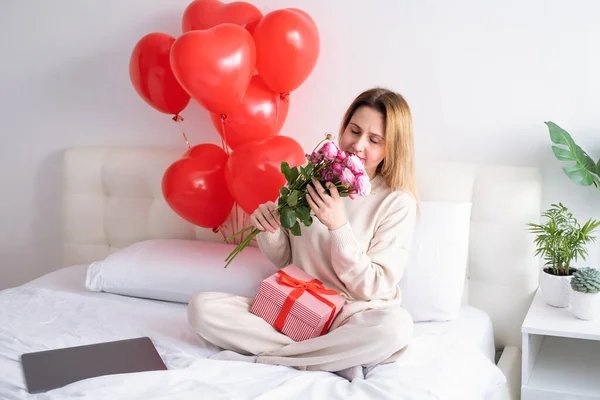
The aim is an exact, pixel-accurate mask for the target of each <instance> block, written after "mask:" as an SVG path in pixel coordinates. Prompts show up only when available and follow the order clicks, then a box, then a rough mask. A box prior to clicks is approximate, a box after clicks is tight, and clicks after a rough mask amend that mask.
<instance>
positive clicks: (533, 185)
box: [63, 147, 542, 399]
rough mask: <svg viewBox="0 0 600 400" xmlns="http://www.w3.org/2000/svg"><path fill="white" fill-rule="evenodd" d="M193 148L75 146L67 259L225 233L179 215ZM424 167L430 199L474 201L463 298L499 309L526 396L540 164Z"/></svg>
mask: <svg viewBox="0 0 600 400" xmlns="http://www.w3.org/2000/svg"><path fill="white" fill-rule="evenodd" d="M184 150H185V149H184ZM184 150H182V149H166V148H116V147H91V148H73V149H69V150H67V151H66V152H65V154H64V192H63V194H64V198H63V206H64V247H63V266H70V265H75V264H85V263H90V262H92V261H95V260H98V259H102V258H104V257H106V256H107V255H108V254H110V253H111V252H113V251H116V250H119V249H122V248H124V247H126V246H128V245H130V244H132V243H134V242H138V241H141V240H146V239H156V238H180V239H198V240H208V241H222V236H221V235H220V234H215V233H213V232H212V230H210V229H202V228H198V227H195V226H193V225H192V224H190V223H188V222H186V221H185V220H183V219H182V218H180V217H178V216H177V215H176V214H175V213H174V212H173V211H172V210H171V209H170V208H169V206H168V205H167V204H166V202H165V200H164V198H163V197H162V193H161V179H162V174H163V172H164V171H165V169H166V168H167V167H168V166H169V165H170V164H171V163H172V162H174V161H175V160H177V159H178V158H179V157H180V156H181V155H182V153H183V151H184ZM417 171H418V174H417V175H418V185H419V194H420V196H421V199H422V200H430V201H461V202H462V201H471V202H472V204H473V205H472V216H471V225H470V249H469V266H468V273H467V277H466V282H465V290H464V303H466V304H470V305H472V306H474V307H477V308H480V309H482V310H484V311H486V312H487V313H488V314H489V315H490V317H491V319H492V323H493V326H494V340H495V344H496V350H497V351H498V354H501V357H500V359H499V361H498V365H499V366H500V368H501V369H502V370H503V371H504V373H505V375H506V376H507V379H508V381H509V382H508V385H507V387H506V388H504V389H503V394H502V395H501V397H502V398H511V399H517V398H519V393H520V365H521V352H520V348H521V332H520V330H521V329H520V328H521V324H522V322H523V319H524V317H525V314H526V312H527V309H528V307H529V305H530V303H531V301H532V299H533V295H534V294H535V291H536V289H537V286H538V274H539V269H540V268H539V263H538V260H537V259H536V258H535V257H534V256H533V253H534V247H533V242H532V240H531V237H530V235H529V234H528V232H527V231H526V227H525V224H526V223H527V222H530V221H537V220H538V218H539V213H540V206H541V192H542V190H541V180H540V174H539V171H538V170H537V169H535V168H530V167H515V166H497V165H479V166H478V165H472V164H460V163H438V162H421V163H419V164H418V165H417Z"/></svg>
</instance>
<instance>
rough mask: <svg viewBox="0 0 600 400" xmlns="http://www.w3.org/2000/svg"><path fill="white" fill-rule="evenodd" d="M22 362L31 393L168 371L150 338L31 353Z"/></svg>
mask: <svg viewBox="0 0 600 400" xmlns="http://www.w3.org/2000/svg"><path fill="white" fill-rule="evenodd" d="M21 362H22V364H23V373H24V375H25V381H26V382H27V390H28V391H29V393H41V392H45V391H48V390H51V389H57V388H60V387H63V386H65V385H68V384H70V383H73V382H77V381H80V380H83V379H88V378H94V377H98V376H104V375H113V374H124V373H132V372H142V371H157V370H166V369H167V367H166V366H165V364H164V362H163V360H162V359H161V358H160V355H159V354H158V351H156V348H155V347H154V344H153V343H152V340H150V338H148V337H140V338H134V339H126V340H119V341H115V342H106V343H96V344H91V345H86V346H77V347H67V348H62V349H56V350H47V351H40V352H35V353H27V354H23V355H22V356H21Z"/></svg>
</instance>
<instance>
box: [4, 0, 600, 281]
mask: <svg viewBox="0 0 600 400" xmlns="http://www.w3.org/2000/svg"><path fill="white" fill-rule="evenodd" d="M252 3H253V4H255V5H256V6H258V7H259V8H260V9H261V10H262V11H263V12H264V13H266V12H268V11H272V10H274V9H278V8H284V7H299V8H303V9H304V10H305V11H307V12H308V13H309V14H310V15H311V16H312V17H313V18H314V19H315V21H316V23H317V25H318V27H319V29H320V34H321V45H322V52H321V56H320V58H319V61H318V65H317V67H316V69H315V70H314V72H313V74H312V75H311V76H310V77H309V79H308V80H307V81H306V82H305V83H304V85H303V86H301V87H300V88H299V89H298V90H297V91H295V92H293V93H292V96H291V108H290V113H289V117H288V120H287V122H286V125H285V127H284V131H283V134H286V135H289V136H291V137H293V138H295V139H296V140H298V141H299V142H300V143H301V144H302V145H303V146H304V147H305V148H307V149H310V148H312V146H313V145H314V143H315V141H316V140H318V139H320V138H321V135H322V134H323V133H324V132H326V131H336V130H337V127H338V125H339V122H340V118H341V115H342V112H343V111H344V109H345V107H346V106H347V105H348V103H349V102H350V101H351V100H352V98H353V97H354V96H355V95H356V94H357V93H358V92H359V91H361V90H363V89H365V88H367V87H370V86H373V85H383V86H387V87H390V88H392V89H395V90H398V91H399V92H401V93H402V94H404V95H405V97H406V98H407V100H408V101H409V103H410V105H411V107H412V110H413V113H414V118H415V128H416V135H417V152H418V156H419V157H420V158H421V159H425V158H429V157H435V158H438V159H446V160H464V161H474V162H485V163H513V164H518V165H538V166H540V167H542V168H543V173H544V181H545V189H544V203H545V205H548V204H550V202H556V201H563V202H564V203H565V204H566V205H567V206H569V207H571V208H572V209H573V210H574V211H575V212H576V215H577V216H578V217H580V218H582V219H587V218H589V217H591V216H593V217H596V218H600V207H599V205H600V193H598V192H595V191H594V189H593V188H589V187H588V188H583V187H578V186H576V185H575V184H573V183H571V182H570V181H569V180H568V178H567V177H566V176H564V174H563V173H562V171H561V170H560V165H559V163H558V162H557V161H556V160H555V159H554V158H553V157H554V156H553V155H552V153H551V151H550V141H549V137H548V133H547V130H546V127H545V125H544V124H543V121H546V120H552V121H555V122H556V123H558V124H559V125H561V126H563V127H564V128H566V129H567V130H569V131H570V132H571V133H572V134H573V136H574V137H575V139H576V140H577V141H578V142H579V143H580V144H581V145H582V147H583V148H584V149H587V151H588V152H589V153H590V154H591V155H593V156H594V158H595V159H596V160H597V159H598V157H600V137H599V135H598V131H599V130H600V113H599V110H600V96H599V95H598V94H599V93H600V72H599V71H600V50H599V49H600V24H599V23H598V21H600V2H598V1H596V0H577V1H572V2H565V1H562V0H527V1H523V0H505V1H491V0H487V1H482V0H455V1H451V2H450V1H443V0H438V1H433V0H401V1H400V0H397V1H392V0H388V1H382V0H379V1H368V2H366V1H358V0H353V1H349V0H328V1H322V0H254V1H252ZM187 4H188V0H136V1H134V0H127V1H123V0H103V1H92V0H87V1H83V0H60V1H58V0H55V1H35V0H5V1H2V2H0V54H1V61H0V117H1V118H0V139H1V141H0V184H1V185H2V192H3V196H2V200H0V205H1V206H0V222H1V225H0V288H5V287H10V286H14V285H17V284H20V283H23V282H25V281H26V280H29V279H31V278H33V277H36V276H39V275H41V274H43V273H45V272H48V271H50V270H52V269H54V268H56V267H57V266H58V265H59V264H60V248H61V247H60V243H61V210H60V207H61V202H60V190H61V189H60V185H61V175H60V173H61V170H60V168H61V164H60V162H61V152H62V150H63V149H65V148H68V147H72V146H87V145H131V146H145V145H150V146H182V148H183V146H184V142H183V139H182V138H181V136H180V131H179V130H178V128H177V126H176V125H175V124H174V123H173V122H172V121H171V120H170V119H169V117H167V116H165V115H163V114H160V113H158V112H156V111H154V110H153V109H151V108H150V107H149V106H147V105H146V104H145V103H144V102H143V101H142V100H141V99H140V98H139V97H138V96H137V94H136V93H135V91H134V90H133V88H132V86H131V84H130V82H129V76H128V62H129V56H130V53H131V50H132V49H133V46H134V45H135V43H136V42H137V40H138V39H139V38H141V37H142V36H143V35H145V34H146V33H149V32H153V31H163V32H167V33H169V34H171V35H174V36H178V35H179V34H180V28H179V27H180V18H181V14H182V13H183V10H184V9H185V7H186V5H187ZM183 116H184V117H185V118H186V121H185V127H186V130H187V133H188V135H189V137H190V140H191V141H192V143H193V144H197V143H200V142H214V143H218V142H219V141H218V137H217V134H216V132H215V131H214V129H213V128H212V125H211V124H210V121H209V120H208V115H207V113H206V111H204V110H203V109H201V108H200V107H199V106H197V105H196V104H193V105H192V106H190V107H189V108H188V109H187V110H185V111H184V113H183ZM599 253H600V246H594V247H592V249H591V255H590V258H589V261H590V263H592V264H594V265H596V266H600V254H599Z"/></svg>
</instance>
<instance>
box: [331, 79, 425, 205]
mask: <svg viewBox="0 0 600 400" xmlns="http://www.w3.org/2000/svg"><path fill="white" fill-rule="evenodd" d="M364 106H367V107H371V108H373V109H374V110H376V111H379V112H380V113H381V115H382V116H383V123H384V130H385V133H384V134H385V157H384V158H383V161H382V162H381V163H380V164H379V165H378V166H377V174H381V175H382V176H383V178H384V180H385V183H386V184H387V185H388V186H389V187H390V188H391V189H392V190H407V191H409V192H410V193H411V194H412V195H413V197H414V198H415V199H416V200H417V202H418V194H417V182H416V176H415V156H414V137H413V126H412V115H411V112H410V107H409V106H408V103H407V102H406V100H404V98H403V97H402V96H401V95H400V94H398V93H395V92H392V91H391V90H388V89H384V88H373V89H369V90H366V91H364V92H362V93H361V94H359V95H358V96H357V97H356V99H354V101H353V102H352V104H350V107H348V110H347V111H346V113H345V114H344V118H343V120H342V125H341V127H340V134H339V138H340V140H341V137H342V135H343V134H344V131H345V130H346V127H347V126H348V124H349V123H350V120H351V119H352V116H353V115H354V113H355V112H356V110H358V109H359V108H360V107H364Z"/></svg>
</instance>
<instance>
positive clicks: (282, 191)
mask: <svg viewBox="0 0 600 400" xmlns="http://www.w3.org/2000/svg"><path fill="white" fill-rule="evenodd" d="M279 194H280V195H281V197H286V196H287V195H288V194H290V189H288V188H287V187H286V186H284V187H282V188H281V189H279Z"/></svg>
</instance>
